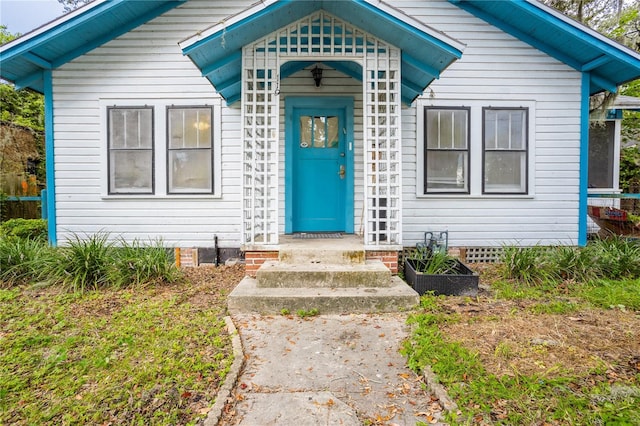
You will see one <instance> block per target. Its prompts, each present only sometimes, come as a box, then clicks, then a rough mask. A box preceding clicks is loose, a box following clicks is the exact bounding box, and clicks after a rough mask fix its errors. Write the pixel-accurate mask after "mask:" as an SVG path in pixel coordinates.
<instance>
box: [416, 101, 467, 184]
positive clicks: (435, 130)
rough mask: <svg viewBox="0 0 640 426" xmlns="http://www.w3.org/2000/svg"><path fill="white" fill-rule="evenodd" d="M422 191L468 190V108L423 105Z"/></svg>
mask: <svg viewBox="0 0 640 426" xmlns="http://www.w3.org/2000/svg"><path fill="white" fill-rule="evenodd" d="M424 127H425V129H424V134H425V144H424V146H425V167H424V175H425V176H424V180H425V184H424V191H425V193H426V194H430V193H467V194H468V193H469V108H462V107H460V108H455V107H451V108H440V107H425V119H424Z"/></svg>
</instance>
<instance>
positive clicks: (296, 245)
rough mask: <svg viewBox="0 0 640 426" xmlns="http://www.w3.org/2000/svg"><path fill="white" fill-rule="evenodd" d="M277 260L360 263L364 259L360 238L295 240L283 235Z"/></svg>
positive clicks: (284, 261)
mask: <svg viewBox="0 0 640 426" xmlns="http://www.w3.org/2000/svg"><path fill="white" fill-rule="evenodd" d="M279 250H280V256H279V260H280V261H281V262H283V263H323V264H342V265H351V264H360V263H364V261H365V251H364V245H363V244H362V240H361V239H360V238H356V237H354V236H345V237H344V238H339V239H310V240H296V239H292V238H286V237H283V238H282V241H281V243H280V248H279Z"/></svg>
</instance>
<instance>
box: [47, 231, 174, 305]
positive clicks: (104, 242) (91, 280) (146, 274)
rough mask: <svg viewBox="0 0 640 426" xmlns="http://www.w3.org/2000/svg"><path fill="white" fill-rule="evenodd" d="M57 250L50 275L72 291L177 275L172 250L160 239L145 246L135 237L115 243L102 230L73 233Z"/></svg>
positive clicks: (127, 284) (155, 280) (128, 284)
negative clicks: (91, 232)
mask: <svg viewBox="0 0 640 426" xmlns="http://www.w3.org/2000/svg"><path fill="white" fill-rule="evenodd" d="M59 250H60V261H59V262H57V263H56V264H54V265H51V268H49V269H50V271H51V276H52V277H53V279H54V280H55V281H58V282H60V283H62V284H63V285H64V286H65V287H66V288H67V289H69V290H70V291H74V292H84V291H87V290H96V289H99V288H104V287H111V288H123V287H129V286H137V285H145V284H151V283H160V282H176V281H177V280H178V279H179V278H180V270H179V269H178V268H177V267H176V266H175V264H174V260H173V256H172V254H171V251H170V250H168V249H167V248H165V247H163V245H162V241H160V240H159V241H155V242H152V243H151V244H150V245H148V246H146V245H143V244H141V243H140V242H139V241H138V240H134V241H133V243H127V242H126V241H125V240H123V239H121V240H120V241H118V242H117V243H116V242H114V241H110V240H109V235H108V234H104V233H98V234H94V235H89V236H87V237H86V238H84V239H81V238H79V237H78V236H77V235H75V236H74V238H73V239H72V240H71V241H70V242H69V245H68V246H65V247H61V248H60V249H59Z"/></svg>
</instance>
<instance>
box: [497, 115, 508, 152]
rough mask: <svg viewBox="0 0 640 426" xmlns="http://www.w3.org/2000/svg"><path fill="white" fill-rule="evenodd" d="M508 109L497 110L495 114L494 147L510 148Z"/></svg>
mask: <svg viewBox="0 0 640 426" xmlns="http://www.w3.org/2000/svg"><path fill="white" fill-rule="evenodd" d="M510 117H511V115H510V113H509V111H498V112H497V114H496V120H497V121H496V129H497V130H496V131H497V135H496V138H497V139H496V149H511V147H510V144H509V140H510V136H511V131H510V120H509V118H510Z"/></svg>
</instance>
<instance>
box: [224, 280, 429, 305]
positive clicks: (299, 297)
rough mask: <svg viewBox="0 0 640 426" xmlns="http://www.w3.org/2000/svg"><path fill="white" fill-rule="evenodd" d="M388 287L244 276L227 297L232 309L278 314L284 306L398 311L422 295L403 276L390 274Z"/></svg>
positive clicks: (415, 301)
mask: <svg viewBox="0 0 640 426" xmlns="http://www.w3.org/2000/svg"><path fill="white" fill-rule="evenodd" d="M390 281H391V285H390V286H389V287H360V288H352V287H346V288H327V287H320V288H306V287H305V288H303V287H295V288H290V287H284V288H273V287H270V288H262V287H258V283H257V280H256V279H255V278H251V277H245V278H244V279H243V280H242V281H241V282H240V284H238V286H236V288H235V289H234V290H233V291H232V292H231V294H230V295H229V297H228V308H229V311H230V312H231V313H250V312H256V313H260V314H279V313H281V312H282V310H283V309H286V310H288V311H289V312H291V313H293V314H295V313H296V312H297V311H299V310H305V311H310V310H312V309H317V310H318V313H320V314H347V313H376V312H398V311H404V310H408V309H412V308H413V307H415V306H416V305H417V304H418V302H419V299H420V297H419V296H418V293H416V292H415V291H414V290H413V289H412V288H411V287H409V286H408V285H407V284H406V283H405V282H404V281H402V279H400V278H398V277H395V276H394V277H391V279H390Z"/></svg>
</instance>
